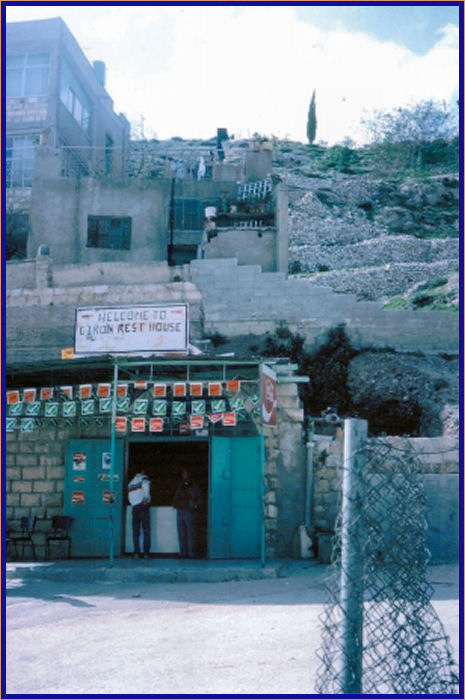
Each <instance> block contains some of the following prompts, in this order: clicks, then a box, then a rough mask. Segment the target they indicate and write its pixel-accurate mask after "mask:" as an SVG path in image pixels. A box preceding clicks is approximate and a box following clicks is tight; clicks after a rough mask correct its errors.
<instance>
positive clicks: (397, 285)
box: [305, 259, 459, 301]
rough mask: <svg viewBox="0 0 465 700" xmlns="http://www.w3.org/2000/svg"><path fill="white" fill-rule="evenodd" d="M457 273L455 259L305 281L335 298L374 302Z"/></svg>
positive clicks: (325, 275)
mask: <svg viewBox="0 0 465 700" xmlns="http://www.w3.org/2000/svg"><path fill="white" fill-rule="evenodd" d="M458 270H459V261H458V259H456V260H440V261H437V262H433V263H388V264H387V265H385V266H384V267H376V268H372V269H357V268H352V269H351V270H334V271H332V272H320V273H317V274H314V275H312V276H311V277H305V279H306V280H307V281H308V283H309V284H311V285H315V286H317V287H328V288H330V289H333V290H334V291H335V292H337V293H338V294H356V295H357V297H358V298H360V299H366V300H373V301H375V300H376V299H380V298H382V297H390V296H394V295H396V294H403V293H404V292H406V291H407V290H409V289H410V288H411V287H413V286H414V285H415V284H417V283H419V282H424V280H425V279H429V280H430V279H432V278H433V277H446V278H447V277H448V276H449V275H451V274H453V273H455V272H458Z"/></svg>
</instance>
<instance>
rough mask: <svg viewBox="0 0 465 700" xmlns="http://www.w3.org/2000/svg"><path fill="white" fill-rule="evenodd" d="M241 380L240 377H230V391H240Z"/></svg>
mask: <svg viewBox="0 0 465 700" xmlns="http://www.w3.org/2000/svg"><path fill="white" fill-rule="evenodd" d="M240 390H241V382H240V380H239V379H230V380H229V381H228V391H240Z"/></svg>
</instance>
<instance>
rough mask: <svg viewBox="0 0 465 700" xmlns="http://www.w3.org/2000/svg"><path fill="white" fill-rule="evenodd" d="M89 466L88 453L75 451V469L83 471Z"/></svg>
mask: <svg viewBox="0 0 465 700" xmlns="http://www.w3.org/2000/svg"><path fill="white" fill-rule="evenodd" d="M86 467H87V455H86V453H85V452H74V453H73V471H75V472H83V471H85V470H86Z"/></svg>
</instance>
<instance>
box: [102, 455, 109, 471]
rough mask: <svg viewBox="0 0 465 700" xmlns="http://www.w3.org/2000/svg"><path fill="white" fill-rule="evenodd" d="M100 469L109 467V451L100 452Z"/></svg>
mask: <svg viewBox="0 0 465 700" xmlns="http://www.w3.org/2000/svg"><path fill="white" fill-rule="evenodd" d="M102 469H111V452H102Z"/></svg>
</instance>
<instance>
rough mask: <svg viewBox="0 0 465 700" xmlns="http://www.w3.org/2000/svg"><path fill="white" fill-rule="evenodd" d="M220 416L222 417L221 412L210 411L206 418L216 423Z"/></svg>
mask: <svg viewBox="0 0 465 700" xmlns="http://www.w3.org/2000/svg"><path fill="white" fill-rule="evenodd" d="M222 418H223V414H222V413H210V414H209V415H208V419H209V421H210V423H218V421H220V420H221V419H222Z"/></svg>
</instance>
